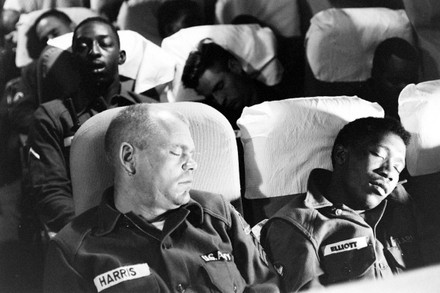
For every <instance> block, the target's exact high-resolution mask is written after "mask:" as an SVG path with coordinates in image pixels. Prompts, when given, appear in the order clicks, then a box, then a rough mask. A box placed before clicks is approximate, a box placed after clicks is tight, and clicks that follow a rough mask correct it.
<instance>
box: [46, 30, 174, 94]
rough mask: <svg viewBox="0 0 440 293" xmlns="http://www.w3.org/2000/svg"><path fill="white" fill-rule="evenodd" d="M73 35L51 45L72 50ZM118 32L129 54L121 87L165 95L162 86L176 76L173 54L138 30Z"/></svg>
mask: <svg viewBox="0 0 440 293" xmlns="http://www.w3.org/2000/svg"><path fill="white" fill-rule="evenodd" d="M72 35H73V33H70V34H66V35H63V36H60V37H58V38H55V39H52V40H50V41H49V42H48V44H49V45H51V46H53V47H57V48H60V49H62V50H66V51H69V52H70V51H71V45H72ZM118 35H119V38H120V41H121V50H124V51H125V53H126V60H125V62H124V63H123V64H121V65H119V75H120V76H121V82H122V86H124V87H125V88H126V89H127V90H131V91H133V92H135V93H138V94H142V93H146V92H148V91H150V90H152V89H155V90H157V94H158V95H160V94H162V91H163V88H164V87H165V86H166V85H167V84H168V83H170V82H171V81H172V80H173V78H174V75H175V69H176V63H175V61H174V59H173V57H172V56H171V55H170V54H168V53H167V52H166V51H165V50H163V49H162V48H161V47H159V46H157V45H156V44H154V43H153V42H151V41H149V40H147V39H146V38H145V37H143V36H142V35H141V34H139V33H137V32H135V31H131V30H120V31H118ZM51 58H57V57H56V56H53V57H51ZM57 74H63V72H57Z"/></svg>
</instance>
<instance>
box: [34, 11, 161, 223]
mask: <svg viewBox="0 0 440 293" xmlns="http://www.w3.org/2000/svg"><path fill="white" fill-rule="evenodd" d="M72 52H73V55H74V58H75V60H76V61H77V62H76V64H72V66H77V68H78V73H79V80H76V79H75V77H66V78H67V79H70V81H71V83H72V84H73V85H75V87H76V89H77V92H76V93H75V94H73V95H72V97H69V98H67V99H57V100H53V101H50V102H47V103H43V104H42V105H41V106H40V107H39V108H38V109H37V110H36V112H35V114H34V121H33V123H32V125H31V127H30V131H29V141H28V144H29V146H30V154H29V172H30V184H31V187H32V192H33V196H34V197H35V199H36V201H37V211H38V213H39V215H40V216H41V219H42V221H43V223H44V224H45V225H46V226H47V228H48V229H49V231H52V232H58V231H59V230H60V229H61V228H62V227H64V225H66V224H67V223H68V222H69V221H70V220H71V219H72V218H73V217H74V208H73V199H72V190H71V189H72V187H71V182H70V174H69V149H70V144H71V141H72V137H73V135H74V133H75V131H76V130H77V129H78V128H79V126H80V125H81V124H82V123H83V122H84V121H86V120H87V119H89V118H90V117H91V116H93V115H95V114H96V113H98V112H101V111H103V110H105V109H107V108H110V107H116V106H126V105H130V104H134V103H141V102H153V101H154V100H152V99H150V98H148V97H146V96H141V95H136V94H134V93H132V92H122V91H121V84H120V79H119V69H118V66H119V64H122V63H124V61H125V57H126V56H125V51H121V50H120V43H119V36H118V34H117V32H116V29H115V28H114V27H113V26H112V25H111V24H110V23H109V22H108V21H107V20H105V19H103V18H99V17H94V18H88V19H86V20H84V21H83V22H81V23H80V24H79V25H78V26H77V27H76V28H75V31H74V33H73V41H72Z"/></svg>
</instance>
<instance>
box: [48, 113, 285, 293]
mask: <svg viewBox="0 0 440 293" xmlns="http://www.w3.org/2000/svg"><path fill="white" fill-rule="evenodd" d="M188 123H189V122H188V121H187V119H186V118H185V117H184V116H183V115H182V114H180V113H178V112H172V111H170V110H166V109H165V108H164V107H163V106H162V105H160V104H142V105H134V106H129V107H127V108H126V109H123V110H122V111H121V112H120V113H119V114H118V115H117V116H116V117H115V118H114V119H113V120H112V122H111V123H110V125H109V128H108V129H107V132H106V135H105V151H106V154H107V157H108V159H109V162H110V164H111V166H112V167H113V171H114V181H113V186H112V187H111V188H109V189H108V190H106V191H105V192H104V194H103V198H102V201H101V204H100V205H99V206H97V207H94V208H92V209H90V210H88V211H86V212H84V213H83V214H81V215H79V216H78V217H77V218H75V219H74V220H73V221H72V222H71V223H70V224H68V225H67V226H66V227H65V228H64V229H63V230H61V231H60V232H59V233H58V234H57V235H56V236H55V238H53V239H52V241H51V242H50V244H49V248H48V254H47V263H46V266H45V268H46V271H45V286H44V287H45V290H46V292H60V291H62V292H78V291H88V292H89V291H90V292H91V291H98V292H99V291H101V290H103V289H107V291H106V292H146V291H148V292H151V291H154V292H174V291H177V292H185V291H187V292H211V291H218V292H243V291H244V290H245V289H250V290H255V291H246V292H279V291H278V287H277V278H276V275H275V274H273V273H271V272H270V271H269V269H268V267H267V266H266V264H265V262H264V261H263V260H262V258H261V255H260V253H262V252H261V251H260V250H259V249H258V248H257V247H256V246H255V243H254V238H253V236H252V234H250V233H249V226H248V225H247V224H246V223H245V222H244V220H243V218H242V217H241V216H240V214H239V213H238V212H237V211H236V210H235V209H234V208H233V207H232V205H231V204H230V203H227V202H225V200H224V199H223V197H222V196H220V195H216V194H211V193H207V192H203V191H195V190H191V186H192V181H193V176H194V172H195V171H196V169H197V163H196V162H195V160H194V158H193V155H194V151H195V150H194V142H193V139H192V137H191V133H190V130H189V124H188ZM259 290H261V291H259Z"/></svg>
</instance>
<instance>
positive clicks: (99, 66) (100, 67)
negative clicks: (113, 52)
mask: <svg viewBox="0 0 440 293" xmlns="http://www.w3.org/2000/svg"><path fill="white" fill-rule="evenodd" d="M91 68H92V72H93V73H101V72H103V71H104V69H105V63H102V62H93V63H92V65H91Z"/></svg>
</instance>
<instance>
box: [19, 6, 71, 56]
mask: <svg viewBox="0 0 440 293" xmlns="http://www.w3.org/2000/svg"><path fill="white" fill-rule="evenodd" d="M51 16H53V17H55V18H57V19H59V20H60V21H61V22H63V23H64V24H66V25H67V26H71V25H72V24H73V21H72V19H71V18H70V17H69V16H68V15H67V14H65V13H64V12H62V11H60V10H57V9H50V10H47V11H45V12H43V13H42V14H40V15H39V16H38V17H37V19H35V21H34V23H33V24H32V26H31V27H30V28H29V30H28V32H27V33H26V36H27V38H28V41H27V44H26V46H27V49H28V52H29V57H31V58H32V59H36V58H38V56H40V53H41V52H42V51H43V49H44V48H45V47H46V45H47V40H39V39H38V37H37V26H38V24H39V23H40V21H42V20H43V19H45V18H47V17H51Z"/></svg>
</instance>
